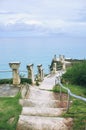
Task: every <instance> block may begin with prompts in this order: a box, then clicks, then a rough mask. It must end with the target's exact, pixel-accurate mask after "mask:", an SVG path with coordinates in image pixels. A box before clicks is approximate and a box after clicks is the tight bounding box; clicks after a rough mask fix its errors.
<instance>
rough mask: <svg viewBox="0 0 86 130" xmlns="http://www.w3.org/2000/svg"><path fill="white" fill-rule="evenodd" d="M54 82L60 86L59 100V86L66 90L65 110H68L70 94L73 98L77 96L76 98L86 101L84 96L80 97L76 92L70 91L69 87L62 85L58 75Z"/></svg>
mask: <svg viewBox="0 0 86 130" xmlns="http://www.w3.org/2000/svg"><path fill="white" fill-rule="evenodd" d="M55 83H56V84H58V85H59V86H60V100H61V94H62V92H61V88H63V89H65V90H67V92H68V103H67V112H68V111H69V106H70V96H72V97H74V98H77V99H80V100H82V101H84V102H86V98H84V97H81V96H78V95H76V94H73V93H72V92H71V91H70V89H68V88H66V87H64V86H63V84H62V83H61V80H60V76H58V77H56V79H55Z"/></svg>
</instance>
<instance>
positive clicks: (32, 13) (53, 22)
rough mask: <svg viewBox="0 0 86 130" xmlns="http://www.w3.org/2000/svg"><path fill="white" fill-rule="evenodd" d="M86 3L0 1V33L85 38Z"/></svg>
mask: <svg viewBox="0 0 86 130" xmlns="http://www.w3.org/2000/svg"><path fill="white" fill-rule="evenodd" d="M85 14H86V1H85V0H70V1H69V0H60V1H59V0H53V1H52V0H43V1H40V0H26V2H25V1H24V0H15V1H12V0H3V1H2V2H1V1H0V31H3V32H5V31H6V32H7V31H8V32H10V31H16V32H19V31H28V32H30V33H31V32H33V33H34V34H36V33H38V34H43V35H48V34H55V35H56V34H58V33H69V34H72V35H74V34H76V35H80V33H81V35H85V34H84V33H85V32H86V15H85Z"/></svg>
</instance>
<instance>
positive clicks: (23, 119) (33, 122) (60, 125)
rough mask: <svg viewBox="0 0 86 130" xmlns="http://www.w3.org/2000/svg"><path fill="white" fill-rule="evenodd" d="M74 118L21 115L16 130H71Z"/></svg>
mask: <svg viewBox="0 0 86 130" xmlns="http://www.w3.org/2000/svg"><path fill="white" fill-rule="evenodd" d="M71 124H72V119H71V118H68V119H64V118H60V117H58V118H56V117H39V116H24V115H20V118H19V121H18V125H17V129H16V130H69V129H70V127H71Z"/></svg>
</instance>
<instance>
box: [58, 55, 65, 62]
mask: <svg viewBox="0 0 86 130" xmlns="http://www.w3.org/2000/svg"><path fill="white" fill-rule="evenodd" d="M59 61H60V62H61V63H63V62H64V61H65V56H64V55H59Z"/></svg>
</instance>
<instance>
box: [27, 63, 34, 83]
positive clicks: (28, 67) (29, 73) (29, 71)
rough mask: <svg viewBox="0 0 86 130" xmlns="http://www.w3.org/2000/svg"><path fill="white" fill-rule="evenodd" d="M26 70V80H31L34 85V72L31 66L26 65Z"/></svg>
mask: <svg viewBox="0 0 86 130" xmlns="http://www.w3.org/2000/svg"><path fill="white" fill-rule="evenodd" d="M27 70H28V78H29V79H31V80H32V84H34V72H33V64H30V65H27Z"/></svg>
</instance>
